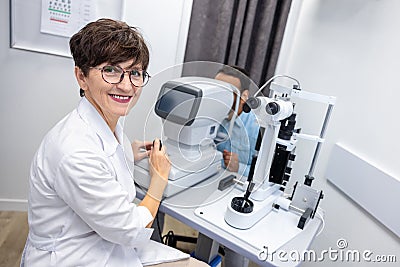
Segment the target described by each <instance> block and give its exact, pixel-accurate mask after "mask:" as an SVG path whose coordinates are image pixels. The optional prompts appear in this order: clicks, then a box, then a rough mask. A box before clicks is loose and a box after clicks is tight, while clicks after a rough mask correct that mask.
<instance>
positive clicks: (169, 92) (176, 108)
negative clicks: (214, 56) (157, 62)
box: [134, 77, 237, 197]
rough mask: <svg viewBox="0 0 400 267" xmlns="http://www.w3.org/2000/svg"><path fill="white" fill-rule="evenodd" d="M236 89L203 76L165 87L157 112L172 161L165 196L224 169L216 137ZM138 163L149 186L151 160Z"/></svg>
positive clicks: (137, 172) (137, 174)
mask: <svg viewBox="0 0 400 267" xmlns="http://www.w3.org/2000/svg"><path fill="white" fill-rule="evenodd" d="M236 90H237V89H236V88H234V87H233V86H232V85H231V84H228V83H225V82H222V81H219V80H215V79H211V78H203V77H182V78H178V79H174V80H171V81H168V82H166V83H165V84H164V85H163V86H162V87H161V90H160V93H159V96H158V100H157V102H156V105H155V108H154V111H155V113H156V114H157V115H158V116H160V117H161V118H162V122H163V127H162V128H163V137H162V143H163V145H165V146H166V147H167V153H168V157H169V159H170V160H171V164H172V166H171V171H170V174H169V181H168V185H167V187H166V189H165V191H164V196H166V197H168V196H171V195H174V194H176V193H179V192H180V191H182V190H184V189H186V188H188V187H191V186H194V185H196V184H198V183H200V182H201V181H203V180H204V179H206V178H208V177H210V176H212V175H214V174H215V173H217V172H218V171H219V170H220V169H221V160H222V153H221V152H219V151H217V150H216V147H215V145H214V138H215V137H216V134H217V131H218V128H219V125H220V123H221V121H222V120H223V119H224V118H225V117H226V116H227V115H228V113H229V112H230V110H231V108H232V103H233V92H234V91H236ZM135 165H136V166H135V176H134V177H135V181H136V182H137V183H138V184H140V185H141V186H144V187H146V188H148V186H149V184H150V176H149V172H148V170H149V162H148V159H147V158H146V159H143V160H141V161H139V162H137V163H135Z"/></svg>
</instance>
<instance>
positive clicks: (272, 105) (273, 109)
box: [265, 102, 280, 115]
mask: <svg viewBox="0 0 400 267" xmlns="http://www.w3.org/2000/svg"><path fill="white" fill-rule="evenodd" d="M279 109H280V108H279V105H278V103H276V102H269V103H268V104H267V105H266V106H265V111H266V112H267V113H268V114H269V115H275V114H276V113H278V112H279Z"/></svg>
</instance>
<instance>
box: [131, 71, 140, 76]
mask: <svg viewBox="0 0 400 267" xmlns="http://www.w3.org/2000/svg"><path fill="white" fill-rule="evenodd" d="M131 76H133V77H141V76H142V74H141V73H140V71H138V70H132V71H131Z"/></svg>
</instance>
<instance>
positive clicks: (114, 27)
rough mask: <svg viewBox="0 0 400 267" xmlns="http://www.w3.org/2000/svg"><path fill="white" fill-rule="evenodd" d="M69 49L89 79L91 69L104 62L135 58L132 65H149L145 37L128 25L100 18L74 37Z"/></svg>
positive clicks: (112, 62) (76, 64) (77, 64)
mask: <svg viewBox="0 0 400 267" xmlns="http://www.w3.org/2000/svg"><path fill="white" fill-rule="evenodd" d="M69 46H70V50H71V54H72V57H73V59H74V61H75V66H77V67H79V68H80V69H81V70H82V72H83V74H84V75H85V76H86V75H87V74H88V72H89V69H90V68H91V67H95V66H98V65H100V64H102V63H104V62H107V63H110V64H113V65H114V64H118V63H121V62H125V61H127V60H130V59H134V62H133V64H132V66H134V65H136V64H139V63H140V64H142V69H144V70H146V69H147V67H148V65H149V49H148V48H147V45H146V43H145V41H144V39H143V36H142V34H141V33H140V32H139V31H138V30H137V28H135V27H131V26H129V25H128V24H126V23H125V22H122V21H116V20H112V19H99V20H97V21H94V22H90V23H88V24H87V25H86V26H85V27H83V28H82V29H81V30H80V31H79V32H77V33H76V34H74V35H73V36H72V37H71V39H70V41H69Z"/></svg>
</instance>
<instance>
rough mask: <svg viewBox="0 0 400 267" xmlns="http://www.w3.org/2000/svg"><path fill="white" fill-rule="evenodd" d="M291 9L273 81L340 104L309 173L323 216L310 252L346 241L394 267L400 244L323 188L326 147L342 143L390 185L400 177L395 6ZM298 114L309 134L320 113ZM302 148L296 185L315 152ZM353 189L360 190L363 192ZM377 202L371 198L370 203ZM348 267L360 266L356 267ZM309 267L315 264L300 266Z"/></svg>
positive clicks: (362, 1)
mask: <svg viewBox="0 0 400 267" xmlns="http://www.w3.org/2000/svg"><path fill="white" fill-rule="evenodd" d="M293 2H295V3H294V8H295V9H296V10H294V11H293V12H292V14H291V15H290V16H292V18H291V19H292V21H291V22H290V24H289V26H288V29H287V33H288V34H287V35H286V36H285V43H284V45H283V48H282V50H281V57H280V61H279V64H278V70H277V73H286V74H289V75H291V76H294V77H296V78H297V79H299V80H300V81H301V83H302V87H303V89H305V90H308V91H312V92H316V93H321V94H326V95H334V96H336V97H337V98H338V101H337V104H336V106H335V108H334V112H333V116H332V118H331V121H330V125H329V128H328V131H327V142H326V143H325V144H324V146H323V149H322V151H321V156H320V158H319V161H318V165H317V168H316V172H315V176H316V177H317V181H316V182H315V183H314V185H315V186H316V187H318V188H321V189H323V190H324V191H325V199H323V200H322V202H321V206H322V207H323V208H324V210H325V211H326V226H325V230H324V232H323V233H322V234H321V235H320V236H319V237H317V238H316V241H315V242H314V243H313V245H312V247H311V248H312V249H315V250H316V251H321V250H323V249H329V248H330V247H331V248H333V249H337V246H336V242H337V240H338V239H339V238H345V239H346V240H347V242H348V245H349V247H348V248H349V249H354V250H360V251H363V250H365V249H369V250H371V251H373V253H374V255H377V254H383V255H397V262H399V261H400V239H399V237H397V236H396V235H395V234H394V233H392V232H391V231H389V230H388V229H387V228H386V227H384V226H383V225H382V224H381V223H379V222H378V221H377V220H376V219H375V218H373V217H372V216H371V215H369V214H368V213H367V212H366V211H364V210H363V209H362V208H360V207H359V206H358V205H357V204H355V203H354V202H353V201H352V200H350V199H349V198H348V197H347V196H345V195H344V194H343V193H341V191H340V190H338V189H337V188H335V187H334V186H333V185H332V184H331V183H328V182H327V181H326V177H324V174H325V170H326V167H327V165H328V164H329V162H328V159H329V155H330V152H331V149H332V146H333V145H334V144H335V143H341V144H343V145H345V147H347V148H349V149H351V151H353V152H355V153H356V154H359V155H362V156H363V158H365V159H367V160H368V161H370V162H372V163H373V164H374V165H375V166H376V167H378V168H380V169H381V170H383V171H385V172H386V173H389V174H390V175H391V176H393V177H394V178H395V179H399V177H400V164H399V157H398V155H397V153H398V151H399V150H400V143H399V142H397V141H396V139H397V135H398V133H399V131H400V124H399V119H398V118H397V113H398V100H399V98H400V88H399V87H400V86H399V80H398V77H399V74H398V73H399V71H400V60H399V59H400V49H399V47H400V35H399V32H398V28H399V25H400V17H399V16H398V14H399V13H400V1H397V0H384V1H378V0H303V1H293ZM300 110H301V112H302V113H304V114H307V115H306V118H304V117H303V118H302V119H301V118H299V126H301V127H302V128H303V129H313V128H315V124H317V123H318V122H319V119H318V116H322V113H323V112H324V109H322V108H321V107H314V106H307V107H305V108H304V107H303V108H300ZM300 148H301V149H298V153H297V154H298V157H297V162H296V164H295V166H294V167H295V168H296V167H297V168H298V169H300V170H297V171H295V175H294V176H298V177H299V179H300V180H302V175H304V174H305V173H306V172H307V171H308V166H309V165H308V164H309V161H310V157H311V154H312V152H313V149H314V147H313V146H310V144H302V145H301V147H300ZM301 150H303V151H301ZM343 167H344V168H348V167H351V166H343ZM358 186H359V190H363V184H359V185H358ZM378 193H383V194H384V192H378ZM377 196H378V194H377V195H374V194H371V198H374V197H377ZM392 199H393V201H394V202H395V203H400V196H398V195H394V196H392ZM382 208H383V209H384V208H385V206H382ZM391 212H393V213H398V212H399V211H398V210H392V211H391ZM323 264H324V266H325V265H330V264H331V265H332V266H333V265H335V266H336V265H338V262H332V261H329V260H328V261H325V262H324V263H323ZM348 264H349V266H351V265H358V266H360V263H358V264H356V263H348ZM309 265H313V264H311V263H305V264H304V265H303V266H309ZM361 265H362V264H361ZM376 265H377V264H376V263H375V264H373V266H376ZM383 265H384V266H393V265H391V264H386V265H385V264H383ZM371 266H372V265H371Z"/></svg>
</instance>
